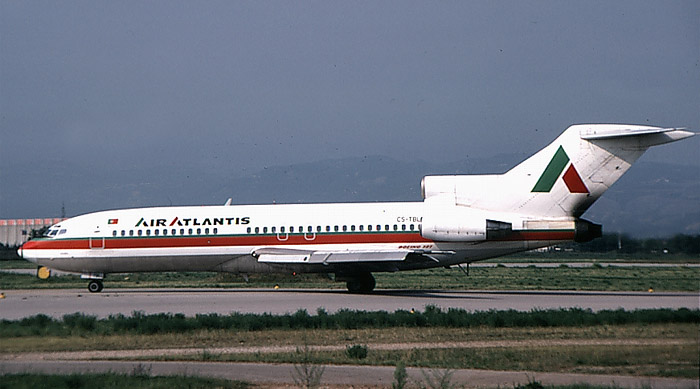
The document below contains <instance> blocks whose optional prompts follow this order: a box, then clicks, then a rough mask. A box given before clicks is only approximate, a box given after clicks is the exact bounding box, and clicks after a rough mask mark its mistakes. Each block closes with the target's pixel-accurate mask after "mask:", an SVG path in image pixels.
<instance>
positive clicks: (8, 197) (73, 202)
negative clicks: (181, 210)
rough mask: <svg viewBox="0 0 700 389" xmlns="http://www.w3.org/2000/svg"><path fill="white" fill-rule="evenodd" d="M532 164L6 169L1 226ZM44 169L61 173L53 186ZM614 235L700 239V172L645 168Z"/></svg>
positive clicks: (405, 191)
mask: <svg viewBox="0 0 700 389" xmlns="http://www.w3.org/2000/svg"><path fill="white" fill-rule="evenodd" d="M525 157H526V156H525V155H523V156H518V155H502V156H496V157H492V158H485V159H475V158H470V159H465V160H461V161H457V162H453V163H445V164H430V163H427V162H424V161H421V160H413V161H410V162H405V161H397V160H395V159H392V158H388V157H382V156H367V157H362V158H346V159H329V160H325V161H319V162H313V163H305V164H295V165H289V166H273V167H268V168H263V169H261V170H260V171H258V172H256V173H255V174H251V175H243V176H240V174H238V172H236V171H235V169H233V168H232V169H230V170H227V169H207V168H197V167H172V166H160V167H159V166H138V165H134V166H131V167H126V166H125V167H119V168H115V169H110V170H105V171H100V170H98V171H95V170H94V169H93V168H92V167H85V166H66V165H61V164H55V165H53V166H51V167H23V166H11V167H8V168H5V169H3V172H2V181H3V185H2V187H1V188H0V196H1V197H0V218H25V217H53V216H60V211H61V206H62V204H65V209H66V213H67V216H74V215H77V214H81V213H86V212H92V211H97V210H103V209H113V208H130V207H143V206H167V205H187V204H189V205H201V204H223V203H224V202H225V201H226V199H227V198H229V197H231V198H233V203H234V204H264V203H272V202H277V203H302V202H304V203H309V202H360V201H419V200H420V199H421V196H420V180H421V178H422V177H423V176H425V175H428V174H483V173H502V172H504V171H506V170H508V169H509V168H510V167H512V166H514V165H515V164H517V163H518V162H520V161H521V160H523V159H525ZM36 169H51V171H52V172H54V179H53V180H52V184H49V183H46V182H41V178H40V177H41V176H42V174H39V172H38V171H37V170H36ZM584 217H585V218H586V219H589V220H591V221H594V222H597V223H602V224H603V227H604V230H605V231H606V232H624V233H627V234H630V235H631V236H634V237H662V236H669V235H673V234H677V233H685V234H699V233H700V171H699V169H698V168H697V167H687V166H679V165H672V164H663V163H655V162H643V161H642V162H639V163H637V164H635V166H634V167H633V168H632V169H631V170H630V171H629V172H628V173H627V174H626V175H625V176H623V177H622V178H621V179H620V181H618V182H617V183H616V184H615V185H614V186H613V187H612V188H611V189H610V190H609V191H608V192H607V193H606V194H605V195H604V196H603V197H601V199H599V200H598V202H596V203H595V204H594V205H593V207H591V209H590V210H589V211H588V212H587V213H586V215H585V216H584Z"/></svg>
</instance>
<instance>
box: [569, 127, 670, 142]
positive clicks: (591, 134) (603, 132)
mask: <svg viewBox="0 0 700 389" xmlns="http://www.w3.org/2000/svg"><path fill="white" fill-rule="evenodd" d="M676 130H682V129H680V128H659V127H643V126H630V127H619V128H618V127H612V128H611V127H602V128H601V127H598V126H596V127H594V128H590V127H587V128H585V129H582V130H581V132H580V135H581V139H586V140H593V139H610V138H620V137H623V136H638V135H651V134H662V133H665V132H670V131H676Z"/></svg>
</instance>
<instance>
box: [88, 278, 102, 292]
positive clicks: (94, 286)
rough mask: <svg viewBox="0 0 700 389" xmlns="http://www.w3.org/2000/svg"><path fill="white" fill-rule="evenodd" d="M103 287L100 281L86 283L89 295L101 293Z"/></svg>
mask: <svg viewBox="0 0 700 389" xmlns="http://www.w3.org/2000/svg"><path fill="white" fill-rule="evenodd" d="M103 287H104V285H102V281H100V280H92V281H90V282H88V291H89V292H90V293H100V292H102V288H103Z"/></svg>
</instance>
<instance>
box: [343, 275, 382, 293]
mask: <svg viewBox="0 0 700 389" xmlns="http://www.w3.org/2000/svg"><path fill="white" fill-rule="evenodd" d="M346 285H347V287H348V292H350V293H369V292H371V291H373V290H374V287H375V286H376V285H377V282H376V281H375V280H374V277H373V276H372V273H366V274H362V275H359V276H357V277H353V278H351V279H349V280H348V282H347V284H346Z"/></svg>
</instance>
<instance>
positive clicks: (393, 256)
mask: <svg viewBox="0 0 700 389" xmlns="http://www.w3.org/2000/svg"><path fill="white" fill-rule="evenodd" d="M411 253H412V251H409V250H394V251H389V250H386V251H384V250H382V251H351V250H348V251H323V250H318V251H315V250H296V249H284V248H274V247H270V248H260V249H256V250H254V251H253V256H254V257H256V258H257V259H258V262H264V263H289V264H302V263H308V264H334V263H359V262H396V261H403V260H405V259H406V256H408V254H411Z"/></svg>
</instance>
